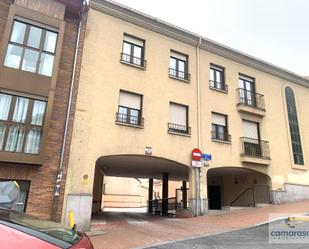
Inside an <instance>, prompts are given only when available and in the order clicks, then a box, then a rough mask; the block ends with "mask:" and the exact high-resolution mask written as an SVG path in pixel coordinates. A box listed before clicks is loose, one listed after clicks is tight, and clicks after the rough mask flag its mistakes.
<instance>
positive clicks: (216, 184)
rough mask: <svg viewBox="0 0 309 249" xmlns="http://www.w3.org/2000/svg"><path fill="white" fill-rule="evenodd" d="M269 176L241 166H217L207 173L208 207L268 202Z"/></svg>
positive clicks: (253, 204) (217, 207)
mask: <svg viewBox="0 0 309 249" xmlns="http://www.w3.org/2000/svg"><path fill="white" fill-rule="evenodd" d="M270 186H271V180H270V177H269V176H268V175H266V174H263V173H260V172H258V171H254V170H251V169H247V168H243V167H218V168H213V169H209V170H208V173H207V190H208V191H207V193H208V205H209V209H222V208H226V207H231V206H238V207H254V206H258V205H259V204H269V203H270Z"/></svg>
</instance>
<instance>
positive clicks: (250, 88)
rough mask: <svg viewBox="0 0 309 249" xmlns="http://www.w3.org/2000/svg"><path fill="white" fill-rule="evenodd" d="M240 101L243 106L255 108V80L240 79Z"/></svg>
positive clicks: (242, 77) (241, 77)
mask: <svg viewBox="0 0 309 249" xmlns="http://www.w3.org/2000/svg"><path fill="white" fill-rule="evenodd" d="M239 101H240V103H241V104H245V105H250V106H255V105H256V102H255V82H254V79H253V78H250V77H246V76H243V75H241V76H240V77H239Z"/></svg>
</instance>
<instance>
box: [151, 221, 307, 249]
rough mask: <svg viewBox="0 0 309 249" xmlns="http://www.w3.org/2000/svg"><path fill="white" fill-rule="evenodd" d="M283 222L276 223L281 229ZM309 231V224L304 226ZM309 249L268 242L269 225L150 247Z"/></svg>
mask: <svg viewBox="0 0 309 249" xmlns="http://www.w3.org/2000/svg"><path fill="white" fill-rule="evenodd" d="M282 223H284V222H283V221H277V222H274V224H275V225H276V226H277V227H281V226H282V225H283V224H282ZM274 224H272V225H274ZM303 225H305V226H306V230H307V231H308V230H309V223H307V224H303ZM202 248H203V249H261V248H263V249H309V241H308V243H306V244H300V243H295V244H274V243H269V241H268V225H262V226H258V227H254V228H249V229H243V230H239V231H235V232H228V233H223V234H219V235H214V236H206V237H201V238H197V239H189V240H184V241H179V242H175V243H169V244H164V245H160V246H153V247H148V249H202Z"/></svg>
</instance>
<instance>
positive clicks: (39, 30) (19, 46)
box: [4, 18, 58, 76]
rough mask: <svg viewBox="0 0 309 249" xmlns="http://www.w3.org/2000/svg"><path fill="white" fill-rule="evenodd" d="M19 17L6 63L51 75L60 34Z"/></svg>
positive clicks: (10, 41)
mask: <svg viewBox="0 0 309 249" xmlns="http://www.w3.org/2000/svg"><path fill="white" fill-rule="evenodd" d="M19 19H21V18H19ZM19 19H18V20H14V22H13V28H12V32H11V36H10V40H9V44H8V47H7V51H6V56H5V61H4V65H5V66H7V67H10V68H15V69H20V70H23V71H27V72H32V73H37V74H41V75H45V76H51V75H52V72H53V64H54V58H55V52H56V44H57V37H58V34H57V33H56V32H55V31H52V30H49V29H47V28H45V27H44V28H43V27H40V26H39V25H38V26H36V25H33V24H29V23H27V22H26V21H27V20H23V21H21V20H19Z"/></svg>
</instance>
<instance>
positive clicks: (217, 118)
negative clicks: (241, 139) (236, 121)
mask: <svg viewBox="0 0 309 249" xmlns="http://www.w3.org/2000/svg"><path fill="white" fill-rule="evenodd" d="M211 120H212V131H211V138H212V139H215V140H221V141H230V137H229V135H228V129H227V116H226V115H223V114H219V113H214V112H212V113H211Z"/></svg>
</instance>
